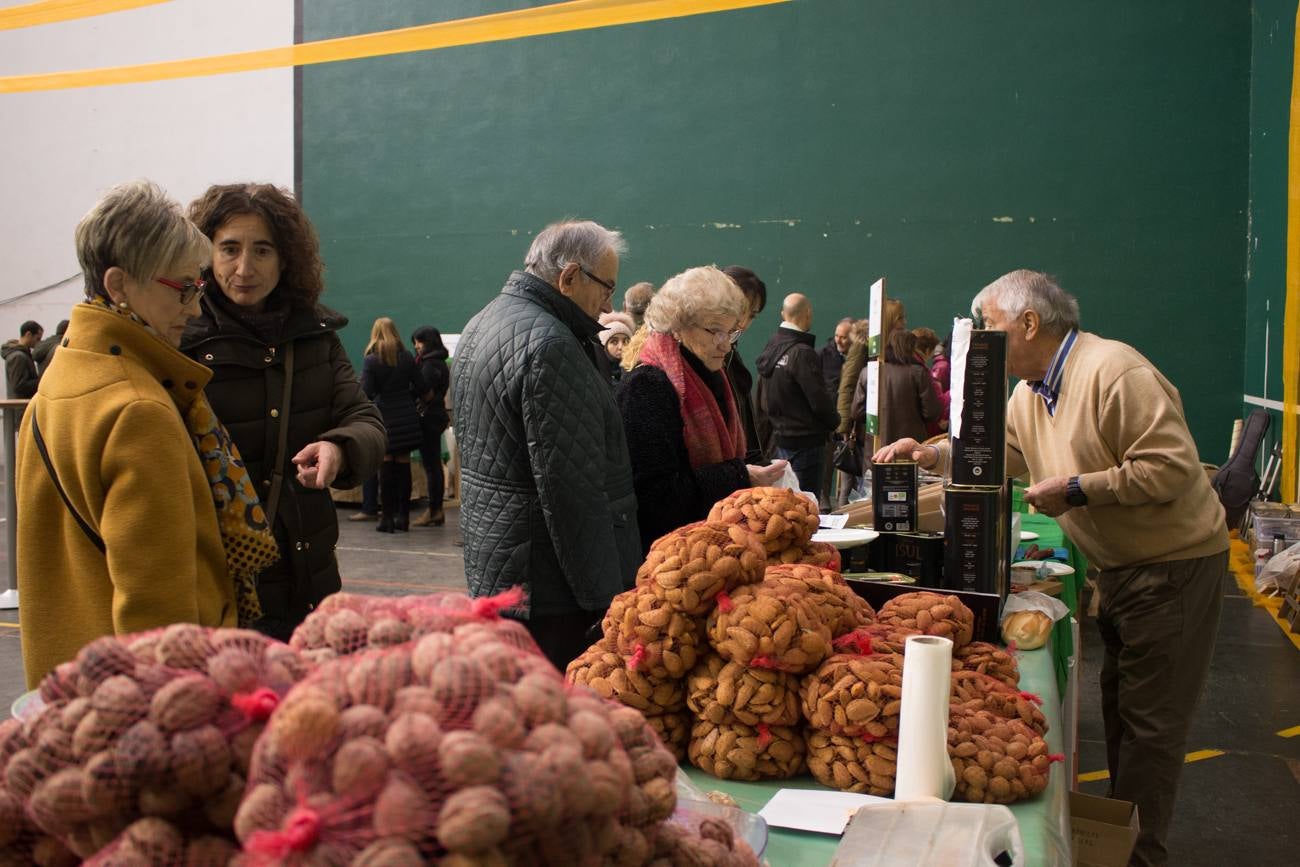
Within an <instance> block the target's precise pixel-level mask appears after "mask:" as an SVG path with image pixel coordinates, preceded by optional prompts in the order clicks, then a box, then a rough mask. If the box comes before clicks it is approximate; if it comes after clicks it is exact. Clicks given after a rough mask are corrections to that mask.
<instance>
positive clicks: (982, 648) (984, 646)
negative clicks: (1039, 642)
mask: <svg viewBox="0 0 1300 867" xmlns="http://www.w3.org/2000/svg"><path fill="white" fill-rule="evenodd" d="M952 667H953V670H954V671H974V672H978V673H979V674H987V675H989V676H990V677H993V678H996V679H998V680H1000V681H1002V682H1003V683H1005V684H1006V685H1007V686H1010V687H1012V688H1019V686H1020V666H1019V665H1017V664H1016V658H1015V656H1014V655H1013V654H1012V653H1011V652H1010V651H1007V650H1003V649H1002V648H1001V647H998V646H997V645H996V644H989V643H988V642H987V641H972V642H971V643H970V644H967V645H966V646H965V647H961V648H958V649H955V650H954V651H953V654H952Z"/></svg>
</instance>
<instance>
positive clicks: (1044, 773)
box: [948, 707, 1064, 804]
mask: <svg viewBox="0 0 1300 867" xmlns="http://www.w3.org/2000/svg"><path fill="white" fill-rule="evenodd" d="M948 757H949V759H950V760H951V762H952V769H953V771H954V773H955V774H956V776H957V789H956V792H955V793H954V795H953V797H954V798H955V799H957V800H961V801H970V802H972V803H977V804H978V803H984V804H1011V803H1015V802H1016V801H1022V800H1024V799H1026V798H1032V797H1033V796H1034V795H1037V794H1039V793H1040V792H1042V791H1043V790H1044V789H1046V788H1047V782H1048V777H1049V774H1050V773H1051V766H1052V764H1053V763H1054V762H1058V761H1062V760H1063V759H1064V756H1059V755H1051V754H1049V753H1048V746H1047V741H1045V740H1044V739H1043V737H1042V736H1041V735H1039V734H1038V733H1037V732H1035V731H1033V730H1032V729H1030V728H1029V727H1028V726H1025V725H1023V724H1021V723H1019V722H1015V721H1011V720H1005V719H1002V718H1000V717H997V716H995V715H994V714H992V713H989V712H988V711H977V710H964V709H961V708H957V707H954V708H952V712H951V715H950V717H949V720H948Z"/></svg>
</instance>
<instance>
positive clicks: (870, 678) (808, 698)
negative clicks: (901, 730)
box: [802, 653, 903, 739]
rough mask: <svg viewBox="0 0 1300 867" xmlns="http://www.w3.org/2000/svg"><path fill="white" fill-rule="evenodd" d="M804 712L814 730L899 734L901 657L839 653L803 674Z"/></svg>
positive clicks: (878, 735)
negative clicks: (814, 669) (813, 670)
mask: <svg viewBox="0 0 1300 867" xmlns="http://www.w3.org/2000/svg"><path fill="white" fill-rule="evenodd" d="M802 698H803V704H802V707H803V715H804V718H805V719H806V720H808V723H809V725H811V726H812V727H813V728H815V729H820V730H822V731H824V732H828V733H830V734H837V735H847V736H849V737H858V738H868V739H881V738H896V737H898V714H899V711H900V710H901V709H902V706H903V701H902V699H903V657H902V656H900V655H898V654H894V653H876V654H872V655H870V656H857V655H854V654H847V653H840V654H836V655H835V656H832V657H831V658H830V659H828V660H826V661H825V662H823V663H822V664H821V666H820V667H819V668H818V669H817V670H816V671H815V672H813V673H812V674H809V675H808V676H807V677H805V678H804V679H803V696H802Z"/></svg>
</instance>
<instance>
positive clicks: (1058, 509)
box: [1025, 476, 1074, 518]
mask: <svg viewBox="0 0 1300 867" xmlns="http://www.w3.org/2000/svg"><path fill="white" fill-rule="evenodd" d="M1069 484H1070V478H1069V476H1056V477H1055V478H1051V479H1044V480H1043V481H1041V482H1039V483H1038V484H1036V485H1033V486H1031V487H1028V488H1025V502H1026V503H1028V504H1029V505H1031V506H1033V507H1034V508H1035V509H1037V510H1038V511H1039V512H1041V513H1043V514H1044V515H1047V516H1048V517H1049V518H1055V517H1056V516H1057V515H1063V514H1065V513H1066V512H1068V511H1070V509H1072V508H1074V507H1073V506H1071V505H1070V504H1069V503H1067V502H1065V490H1066V486H1067V485H1069Z"/></svg>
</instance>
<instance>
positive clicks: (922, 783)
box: [894, 635, 957, 801]
mask: <svg viewBox="0 0 1300 867" xmlns="http://www.w3.org/2000/svg"><path fill="white" fill-rule="evenodd" d="M951 694H952V642H951V641H950V640H949V639H947V638H942V637H939V636H937V635H912V636H909V637H908V639H907V645H906V649H905V652H904V654H903V706H902V708H901V709H900V710H899V712H898V769H897V772H896V773H895V776H894V800H895V801H922V800H932V799H943V800H947V799H948V798H950V797H952V792H953V789H954V788H955V786H956V783H957V780H956V777H955V776H954V774H953V770H952V762H951V761H949V759H948V699H949V696H950V695H951Z"/></svg>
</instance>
